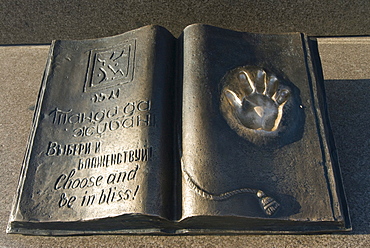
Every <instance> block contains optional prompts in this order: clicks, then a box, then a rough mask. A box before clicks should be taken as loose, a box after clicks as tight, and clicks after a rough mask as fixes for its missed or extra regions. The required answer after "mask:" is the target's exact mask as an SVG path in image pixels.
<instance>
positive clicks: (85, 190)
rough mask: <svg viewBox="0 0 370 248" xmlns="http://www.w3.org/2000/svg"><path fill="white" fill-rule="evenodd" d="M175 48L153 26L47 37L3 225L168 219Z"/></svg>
mask: <svg viewBox="0 0 370 248" xmlns="http://www.w3.org/2000/svg"><path fill="white" fill-rule="evenodd" d="M174 45H175V38H174V37H173V36H172V35H171V34H170V33H169V32H168V31H167V30H165V29H164V28H161V27H157V26H147V27H143V28H140V29H137V30H134V31H130V32H127V33H124V34H121V35H118V36H114V37H108V38H102V39H95V40H85V41H55V42H53V44H52V47H51V49H50V54H49V58H48V62H47V66H46V69H45V74H44V79H43V82H42V85H41V89H40V93H39V98H38V102H37V107H36V110H35V116H34V120H33V126H32V130H31V135H30V139H29V142H28V146H27V151H26V155H25V159H24V163H23V167H22V171H21V177H20V181H19V186H18V192H17V196H16V199H15V202H14V207H13V211H12V214H11V216H10V221H9V226H8V230H7V231H8V232H10V233H26V234H69V233H96V232H105V231H117V230H120V229H135V228H140V229H145V228H146V225H145V222H146V221H149V222H156V223H160V222H161V220H162V219H171V216H172V213H171V209H172V202H173V201H172V195H173V192H171V189H172V188H173V187H171V184H172V181H173V180H172V176H173V175H172V169H171V167H172V154H173V152H172V141H173V138H172V134H173V131H172V130H173V128H172V126H173V123H172V120H173V118H172V116H173V115H172V112H173V109H172V104H171V101H172V96H173V94H172V86H173V83H174V64H175V63H174V61H175V58H174V56H175V50H174V47H175V46H174ZM155 227H156V225H155V224H152V225H151V228H155Z"/></svg>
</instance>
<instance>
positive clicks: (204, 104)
mask: <svg viewBox="0 0 370 248" xmlns="http://www.w3.org/2000/svg"><path fill="white" fill-rule="evenodd" d="M316 58H317V51H316V50H315V46H314V43H312V44H311V43H309V42H308V40H307V38H306V37H305V36H303V35H301V34H284V35H267V34H265V35H263V34H251V33H240V32H235V31H230V30H224V29H220V28H215V27H211V26H206V25H201V24H199V25H192V26H189V27H187V28H186V29H185V30H184V32H183V35H182V36H181V37H180V38H179V39H178V40H176V39H175V38H174V37H173V36H172V35H171V34H170V33H169V32H168V31H166V30H165V29H164V28H161V27H157V26H148V27H144V28H141V29H137V30H134V31H131V32H128V33H125V34H122V35H118V36H115V37H109V38H102V39H97V40H86V41H56V42H54V43H53V45H52V48H51V50H50V55H49V60H48V64H47V67H46V70H45V75H44V80H43V83H42V86H41V90H40V94H39V99H38V104H37V108H36V110H35V118H34V123H33V127H32V133H31V136H30V140H29V144H28V149H27V153H26V156H25V160H24V164H23V168H22V174H21V179H20V184H19V189H18V193H17V197H16V200H15V204H14V208H13V212H12V215H11V217H10V221H9V226H8V232H9V233H24V234H36V235H68V234H94V233H171V234H181V233H229V232H230V233H285V232H288V233H291V232H292V233H294V232H334V231H345V230H349V229H350V222H349V217H348V213H347V209H346V203H345V198H344V193H343V190H342V185H341V180H340V172H339V166H338V164H337V160H336V154H335V153H334V151H335V149H334V143H333V142H332V138H331V133H330V128H329V123H328V120H327V113H326V109H325V106H326V105H325V96H324V92H323V87H322V85H321V81H320V75H321V74H320V64H319V63H318V61H316V60H315V59H316Z"/></svg>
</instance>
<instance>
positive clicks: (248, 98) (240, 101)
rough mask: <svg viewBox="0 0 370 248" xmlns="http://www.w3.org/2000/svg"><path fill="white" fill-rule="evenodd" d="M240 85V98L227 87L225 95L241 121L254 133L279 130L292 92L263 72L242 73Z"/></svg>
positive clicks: (238, 78)
mask: <svg viewBox="0 0 370 248" xmlns="http://www.w3.org/2000/svg"><path fill="white" fill-rule="evenodd" d="M237 85H238V88H239V90H238V93H239V96H238V94H237V93H235V92H234V91H232V90H231V89H229V88H228V87H225V88H224V91H223V92H224V94H225V96H226V98H227V100H228V102H229V103H230V104H231V106H232V107H233V109H234V115H235V117H236V118H237V119H238V120H239V122H240V123H241V124H242V125H244V126H245V127H247V128H250V129H254V130H265V131H275V130H277V128H278V127H279V123H280V120H281V117H282V113H283V107H284V104H285V103H286V102H287V100H288V99H289V97H290V89H289V88H288V87H287V86H284V85H281V84H279V80H278V79H277V78H276V76H275V75H273V74H267V73H266V71H265V70H263V69H257V70H250V71H249V70H248V71H246V70H240V71H239V73H238V74H237Z"/></svg>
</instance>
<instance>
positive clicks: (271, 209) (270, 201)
mask: <svg viewBox="0 0 370 248" xmlns="http://www.w3.org/2000/svg"><path fill="white" fill-rule="evenodd" d="M257 197H258V199H259V202H260V206H261V208H262V209H263V211H264V212H265V214H267V215H269V216H271V215H273V214H275V213H276V211H277V210H278V209H279V207H280V204H279V203H278V202H277V201H275V200H274V198H272V197H269V196H266V195H265V193H264V192H263V191H262V190H258V191H257Z"/></svg>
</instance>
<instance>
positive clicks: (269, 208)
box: [183, 169, 280, 216]
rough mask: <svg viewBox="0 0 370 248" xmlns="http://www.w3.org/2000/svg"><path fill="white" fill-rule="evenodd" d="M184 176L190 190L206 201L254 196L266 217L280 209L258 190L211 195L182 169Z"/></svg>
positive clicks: (240, 190)
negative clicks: (238, 196)
mask: <svg viewBox="0 0 370 248" xmlns="http://www.w3.org/2000/svg"><path fill="white" fill-rule="evenodd" d="M183 172H184V175H185V180H186V182H187V183H188V185H189V186H190V188H191V189H192V190H194V191H195V192H196V193H197V194H198V195H200V196H201V197H203V198H205V199H208V200H213V201H224V200H227V199H229V198H230V197H232V196H234V195H238V194H254V195H255V196H256V197H257V198H258V200H259V204H260V206H261V208H262V210H263V211H264V213H265V214H266V215H269V216H271V215H273V214H275V213H276V212H277V210H278V209H279V207H280V204H279V203H278V202H277V201H275V200H274V199H273V198H272V197H270V196H267V195H266V194H265V193H264V192H263V191H262V190H259V189H253V188H241V189H236V190H232V191H228V192H225V193H222V194H219V195H217V194H212V193H209V192H207V191H206V190H204V189H202V188H201V187H200V186H199V185H198V184H197V183H196V182H195V181H194V180H193V179H192V178H191V176H190V175H189V173H187V172H186V171H185V170H184V169H183Z"/></svg>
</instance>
